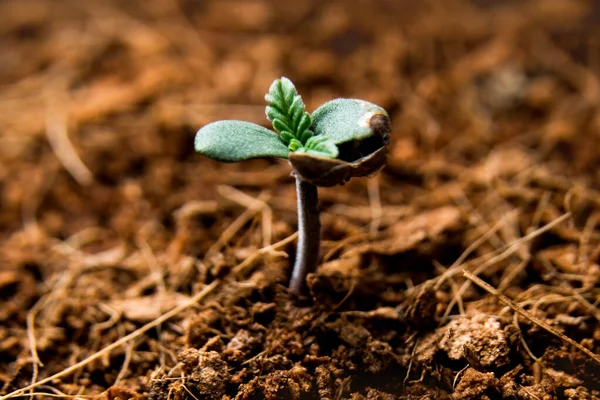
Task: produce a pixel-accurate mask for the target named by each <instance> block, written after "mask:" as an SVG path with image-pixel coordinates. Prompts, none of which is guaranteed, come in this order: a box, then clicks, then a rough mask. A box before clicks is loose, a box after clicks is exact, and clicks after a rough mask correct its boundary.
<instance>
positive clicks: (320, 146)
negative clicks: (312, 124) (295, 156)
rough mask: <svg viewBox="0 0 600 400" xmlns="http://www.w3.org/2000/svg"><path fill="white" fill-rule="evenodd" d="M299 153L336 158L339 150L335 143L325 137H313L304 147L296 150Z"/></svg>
mask: <svg viewBox="0 0 600 400" xmlns="http://www.w3.org/2000/svg"><path fill="white" fill-rule="evenodd" d="M295 152H297V153H307V154H310V155H311V156H316V157H325V158H336V157H337V156H338V154H339V150H338V148H337V146H336V145H335V143H333V141H331V140H330V139H329V138H326V137H324V136H312V137H310V138H309V139H308V140H307V141H306V144H305V145H304V147H302V148H299V149H297V150H295Z"/></svg>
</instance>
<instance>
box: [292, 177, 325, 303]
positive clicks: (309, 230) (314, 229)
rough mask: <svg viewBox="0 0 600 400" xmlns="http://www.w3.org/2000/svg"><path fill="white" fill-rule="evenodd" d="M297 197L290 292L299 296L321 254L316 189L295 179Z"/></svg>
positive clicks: (300, 179)
mask: <svg viewBox="0 0 600 400" xmlns="http://www.w3.org/2000/svg"><path fill="white" fill-rule="evenodd" d="M296 195H297V196H298V248H297V250H296V262H295V263H294V270H293V271H292V279H291V280H290V290H291V291H292V292H294V293H296V294H301V293H302V292H303V291H304V289H305V287H306V275H308V274H309V273H311V272H314V271H315V270H316V269H317V265H318V263H319V258H320V253H321V221H320V219H319V211H318V210H317V205H318V203H319V196H318V193H317V187H316V186H315V185H313V184H312V183H309V182H307V181H305V180H303V179H302V178H300V177H299V176H297V177H296Z"/></svg>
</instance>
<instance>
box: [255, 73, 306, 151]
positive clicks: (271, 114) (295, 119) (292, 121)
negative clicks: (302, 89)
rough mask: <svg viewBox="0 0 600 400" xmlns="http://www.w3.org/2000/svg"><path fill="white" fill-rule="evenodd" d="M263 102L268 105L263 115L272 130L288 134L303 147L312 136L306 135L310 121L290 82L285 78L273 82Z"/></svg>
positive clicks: (300, 99) (300, 98)
mask: <svg viewBox="0 0 600 400" xmlns="http://www.w3.org/2000/svg"><path fill="white" fill-rule="evenodd" d="M265 100H266V101H267V103H268V105H267V108H266V110H265V114H266V115H267V119H268V120H269V121H271V123H272V124H273V128H274V129H275V130H276V131H277V132H279V133H281V132H282V131H284V130H285V131H288V132H290V133H291V134H292V136H293V137H294V138H296V139H297V140H298V141H300V142H301V144H302V145H304V143H305V142H306V140H307V138H309V137H310V136H312V133H311V134H308V135H307V134H306V132H307V130H308V129H309V128H310V125H311V124H312V120H311V118H310V114H308V113H307V112H306V106H305V105H304V102H303V101H302V97H300V95H299V94H298V92H297V90H296V87H295V86H294V84H293V83H292V81H290V80H289V79H288V78H286V77H282V78H280V79H276V80H275V81H273V83H272V84H271V86H270V88H269V93H268V94H267V95H266V96H265ZM286 143H289V142H286Z"/></svg>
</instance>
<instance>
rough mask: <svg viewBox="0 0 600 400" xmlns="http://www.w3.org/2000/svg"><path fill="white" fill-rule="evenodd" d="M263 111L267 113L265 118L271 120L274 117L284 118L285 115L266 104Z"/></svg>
mask: <svg viewBox="0 0 600 400" xmlns="http://www.w3.org/2000/svg"><path fill="white" fill-rule="evenodd" d="M265 113H266V115H267V119H268V120H269V121H273V120H275V119H285V118H286V116H285V114H283V113H282V112H281V111H279V110H278V109H276V108H275V107H270V106H267V108H266V110H265Z"/></svg>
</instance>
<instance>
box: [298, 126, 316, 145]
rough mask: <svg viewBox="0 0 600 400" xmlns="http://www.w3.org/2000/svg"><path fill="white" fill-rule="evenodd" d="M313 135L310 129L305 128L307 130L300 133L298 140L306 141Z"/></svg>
mask: <svg viewBox="0 0 600 400" xmlns="http://www.w3.org/2000/svg"><path fill="white" fill-rule="evenodd" d="M313 135H314V134H313V132H312V131H311V130H310V129H307V130H305V131H304V133H303V134H302V137H301V138H300V141H301V142H302V143H306V141H307V140H308V139H310V138H311V137H312V136H313Z"/></svg>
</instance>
